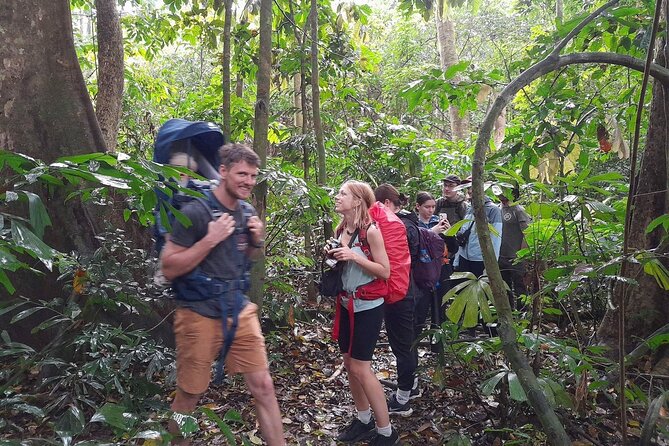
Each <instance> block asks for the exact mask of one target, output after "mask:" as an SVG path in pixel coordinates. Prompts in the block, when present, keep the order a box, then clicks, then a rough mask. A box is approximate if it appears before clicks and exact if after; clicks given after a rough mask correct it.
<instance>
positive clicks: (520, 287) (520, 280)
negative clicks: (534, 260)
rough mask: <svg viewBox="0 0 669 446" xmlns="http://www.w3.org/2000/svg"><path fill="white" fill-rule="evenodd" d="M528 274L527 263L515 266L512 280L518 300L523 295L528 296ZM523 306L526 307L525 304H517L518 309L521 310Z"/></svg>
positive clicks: (519, 263)
mask: <svg viewBox="0 0 669 446" xmlns="http://www.w3.org/2000/svg"><path fill="white" fill-rule="evenodd" d="M526 272H527V264H526V263H525V262H518V263H516V264H515V265H513V270H512V278H511V280H512V282H513V292H514V294H515V296H516V299H517V298H518V297H519V296H521V295H523V294H525V295H527V286H526V285H525V274H526ZM523 306H524V305H523V304H520V305H519V304H518V303H516V307H517V308H518V309H521V307H523ZM516 307H514V308H516Z"/></svg>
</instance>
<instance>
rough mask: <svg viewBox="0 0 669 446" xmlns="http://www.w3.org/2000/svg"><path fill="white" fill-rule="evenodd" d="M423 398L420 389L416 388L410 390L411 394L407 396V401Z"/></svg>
mask: <svg viewBox="0 0 669 446" xmlns="http://www.w3.org/2000/svg"><path fill="white" fill-rule="evenodd" d="M421 396H423V392H421V390H420V387H416V388H415V389H411V394H410V395H409V400H413V399H415V398H420V397H421Z"/></svg>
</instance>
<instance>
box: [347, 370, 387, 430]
mask: <svg viewBox="0 0 669 446" xmlns="http://www.w3.org/2000/svg"><path fill="white" fill-rule="evenodd" d="M347 371H348V374H349V378H353V379H352V380H351V381H355V382H356V385H358V386H359V390H360V391H362V394H364V400H365V401H366V404H368V405H367V407H370V406H371V408H372V410H373V411H374V418H375V419H376V425H377V426H379V427H386V426H388V425H389V424H390V417H389V415H388V404H387V403H386V395H385V393H384V392H383V387H382V386H381V383H380V382H379V379H378V378H377V377H376V375H375V374H374V372H373V371H372V362H371V361H361V360H358V359H354V358H350V360H349V364H348V369H347ZM351 391H353V388H351ZM358 398H360V399H363V398H361V395H358ZM354 399H356V396H355V395H354ZM356 408H358V410H360V406H358V401H357V400H356Z"/></svg>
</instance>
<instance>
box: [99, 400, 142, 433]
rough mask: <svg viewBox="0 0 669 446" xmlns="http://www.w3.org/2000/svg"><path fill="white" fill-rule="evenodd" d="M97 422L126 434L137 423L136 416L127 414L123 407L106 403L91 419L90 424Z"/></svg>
mask: <svg viewBox="0 0 669 446" xmlns="http://www.w3.org/2000/svg"><path fill="white" fill-rule="evenodd" d="M98 422H102V423H106V424H108V425H110V426H112V427H115V428H117V429H121V430H123V431H126V432H127V431H129V430H130V429H132V427H133V426H134V425H135V424H136V423H137V416H136V415H134V414H132V413H129V412H127V411H126V408H125V407H124V406H121V405H118V404H114V403H106V404H105V405H104V406H102V407H101V408H100V409H99V410H98V411H97V412H95V414H94V415H93V417H92V418H91V423H98Z"/></svg>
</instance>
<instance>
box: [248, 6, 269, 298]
mask: <svg viewBox="0 0 669 446" xmlns="http://www.w3.org/2000/svg"><path fill="white" fill-rule="evenodd" d="M258 53H259V54H258V73H257V75H256V79H257V81H258V87H257V96H256V104H255V120H254V123H253V150H255V152H256V153H257V154H258V156H259V157H260V162H261V168H263V169H264V168H265V167H266V165H267V150H268V148H269V141H268V139H267V135H268V131H269V107H270V103H269V100H270V84H271V75H272V0H261V2H260V47H259V49H258ZM254 197H255V206H256V210H257V211H258V216H259V217H260V219H261V220H262V221H265V214H266V211H267V204H266V200H267V183H266V182H265V181H262V182H260V183H259V184H258V185H257V186H256V190H255V196H254ZM264 274H265V257H264V256H263V257H262V259H261V260H260V261H258V262H256V264H255V266H254V267H253V270H252V271H251V283H252V284H253V286H252V287H251V291H250V293H249V294H250V296H249V297H250V298H251V300H253V302H255V303H258V304H261V303H262V288H263V282H264Z"/></svg>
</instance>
